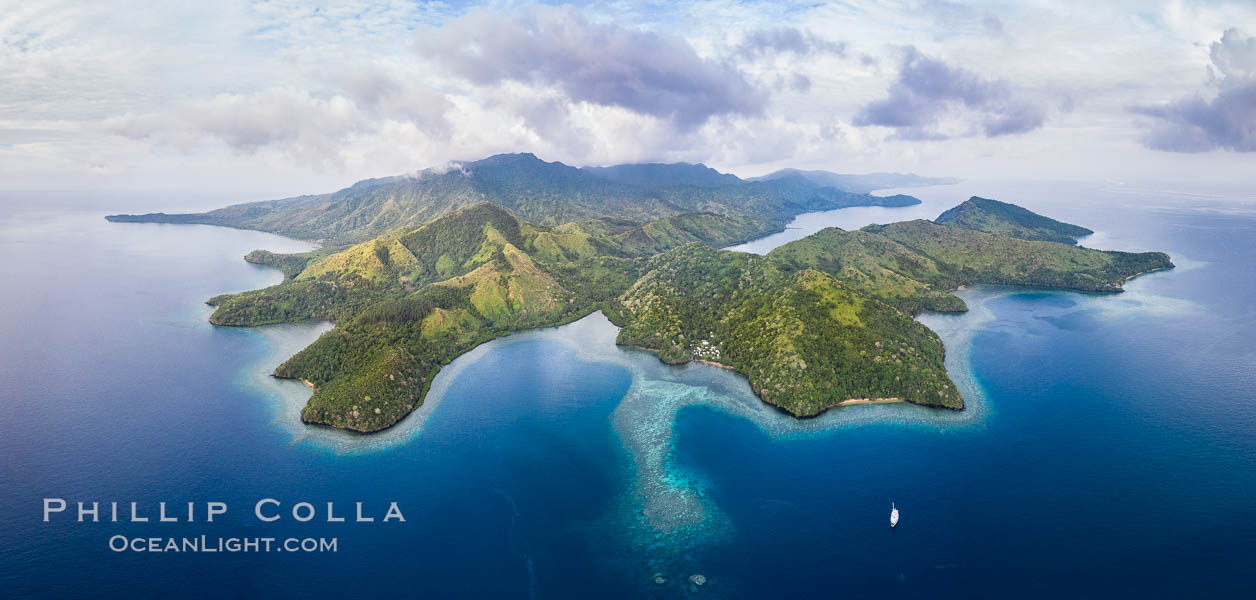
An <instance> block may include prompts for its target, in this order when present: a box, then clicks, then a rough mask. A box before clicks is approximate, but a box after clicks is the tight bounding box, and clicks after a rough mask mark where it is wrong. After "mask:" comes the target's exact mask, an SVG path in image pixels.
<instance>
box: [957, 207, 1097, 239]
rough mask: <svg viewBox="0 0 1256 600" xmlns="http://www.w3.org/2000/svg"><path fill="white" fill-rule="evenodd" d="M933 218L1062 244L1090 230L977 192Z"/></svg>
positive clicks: (963, 225)
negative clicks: (979, 195) (978, 194)
mask: <svg viewBox="0 0 1256 600" xmlns="http://www.w3.org/2000/svg"><path fill="white" fill-rule="evenodd" d="M933 222H934V223H938V224H940V225H954V226H956V227H963V228H966V229H974V230H977V231H984V232H986V233H993V234H995V235H1006V236H1009V237H1014V238H1021V239H1023V240H1039V241H1045V242H1061V243H1064V244H1076V243H1077V238H1079V237H1082V236H1085V235H1090V234H1092V233H1094V232H1093V231H1091V230H1089V229H1086V228H1085V227H1080V226H1077V225H1070V224H1068V223H1061V222H1059V221H1057V220H1055V219H1051V218H1048V217H1044V216H1042V215H1040V214H1037V213H1033V212H1030V211H1028V210H1026V209H1024V208H1021V207H1019V206H1016V205H1015V204H1008V203H1006V202H999V201H998V200H990V199H988V198H979V197H977V196H973V197H972V198H969V199H968V200H967V201H965V202H964V203H963V204H960V205H959V206H956V207H955V208H952V209H950V210H948V211H946V212H944V213H942V214H941V215H939V216H938V218H937V219H934V220H933Z"/></svg>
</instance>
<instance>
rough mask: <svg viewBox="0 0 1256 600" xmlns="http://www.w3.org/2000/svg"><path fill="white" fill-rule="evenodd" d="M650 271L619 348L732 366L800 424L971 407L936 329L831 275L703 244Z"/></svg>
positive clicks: (629, 308)
mask: <svg viewBox="0 0 1256 600" xmlns="http://www.w3.org/2000/svg"><path fill="white" fill-rule="evenodd" d="M646 268H647V271H646V274H645V275H644V276H642V277H641V279H639V280H638V281H637V282H636V283H635V284H633V286H632V288H631V289H629V290H628V291H627V292H625V293H624V295H623V296H622V297H621V298H620V303H619V308H620V312H617V313H614V316H615V320H616V321H619V322H622V323H623V329H622V330H621V331H620V333H619V338H618V340H617V341H618V342H619V343H621V344H625V345H631V346H638V347H643V348H649V349H655V350H658V351H659V357H660V358H661V359H663V360H664V361H667V362H672V363H681V362H688V361H689V360H691V359H693V358H694V357H699V358H702V359H704V360H708V361H711V362H716V363H719V364H723V365H727V366H729V367H732V368H733V369H735V370H737V372H739V373H742V374H743V375H746V376H747V377H748V378H749V379H750V386H751V388H752V389H753V390H754V391H755V393H756V394H757V395H758V396H759V398H761V399H762V400H763V401H765V402H768V403H769V404H772V405H774V406H777V407H779V408H781V409H784V410H786V411H788V412H790V413H791V414H794V415H797V416H804V417H807V416H814V415H817V414H819V413H821V412H823V411H824V410H826V409H828V408H831V407H833V406H836V405H837V404H839V403H841V402H844V401H847V400H850V399H866V398H874V399H884V398H897V399H903V400H907V401H910V402H914V403H917V404H926V405H938V406H945V407H949V408H960V407H962V406H963V403H962V401H961V400H960V397H959V392H958V391H957V390H956V389H955V385H954V384H953V383H952V382H951V381H950V379H948V378H947V376H946V370H945V368H944V367H943V365H942V357H943V348H942V341H941V340H940V339H938V337H937V336H936V335H934V334H933V332H931V331H929V330H928V329H927V328H926V327H925V326H924V325H921V324H920V323H917V322H916V321H914V320H913V319H911V317H909V316H908V315H907V314H905V313H903V312H901V311H898V310H895V309H894V308H891V307H890V306H887V305H885V304H883V303H881V302H880V301H878V300H876V299H873V298H870V297H868V296H865V295H863V294H860V293H858V292H856V291H854V290H852V289H850V288H849V287H847V286H845V285H843V284H842V283H841V282H839V281H838V280H836V279H834V278H833V277H831V276H829V275H827V274H825V273H822V272H820V271H817V270H815V269H803V270H801V271H791V270H790V269H786V268H782V264H781V263H780V262H779V261H777V260H775V259H774V258H773V257H763V256H756V255H753V254H745V253H740V252H729V251H721V250H714V249H712V248H710V247H707V246H703V245H701V244H690V245H687V246H683V247H681V248H678V249H676V250H671V251H669V252H666V253H664V254H661V255H659V256H656V257H654V258H652V259H650V261H649V263H648V265H647V267H646Z"/></svg>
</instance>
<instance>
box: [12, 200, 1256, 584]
mask: <svg viewBox="0 0 1256 600" xmlns="http://www.w3.org/2000/svg"><path fill="white" fill-rule="evenodd" d="M904 191H905V192H906V193H911V194H913V195H916V196H918V197H920V198H922V199H923V200H924V201H925V202H924V204H922V205H920V206H916V207H907V208H897V209H885V208H857V209H845V210H842V211H834V212H830V213H820V214H812V215H804V216H803V217H800V218H799V219H798V220H797V221H796V222H795V223H794V224H793V225H792V227H795V228H793V229H788V230H786V232H784V233H783V234H781V235H779V236H775V237H773V238H772V239H768V240H761V241H759V242H755V243H752V244H751V245H749V247H748V248H746V249H749V250H754V251H765V250H766V249H768V248H770V247H771V246H772V245H775V244H779V243H781V242H782V241H783V240H787V239H790V238H791V237H792V238H797V237H801V236H802V235H806V234H807V233H809V232H810V231H814V230H815V229H816V228H818V227H822V226H826V225H836V226H842V227H858V226H861V225H865V224H868V223H872V222H888V221H895V220H902V219H907V218H917V217H925V218H933V217H935V216H937V214H938V213H940V212H941V211H942V210H944V209H946V208H949V207H950V206H953V205H955V204H957V203H959V202H961V201H962V200H964V199H966V198H967V197H968V196H969V195H973V194H977V195H982V196H987V197H993V198H997V199H1001V200H1005V201H1010V202H1015V203H1018V204H1021V205H1023V206H1026V207H1028V208H1030V209H1033V210H1036V211H1039V212H1042V213H1045V214H1047V215H1049V216H1052V217H1056V218H1059V219H1061V220H1065V221H1069V222H1074V223H1078V224H1081V225H1085V226H1088V227H1090V228H1092V229H1095V230H1096V231H1097V233H1096V234H1095V235H1094V236H1091V237H1089V238H1087V239H1085V240H1083V245H1087V246H1091V247H1097V248H1105V249H1128V250H1163V251H1166V252H1169V253H1170V255H1171V256H1172V257H1173V260H1174V261H1175V263H1176V264H1177V265H1178V267H1177V268H1176V269H1174V270H1171V271H1166V272H1161V273H1156V274H1151V275H1147V276H1143V277H1140V278H1137V279H1135V280H1133V281H1131V282H1130V283H1128V284H1127V291H1126V292H1124V293H1122V294H1113V295H1097V294H1080V293H1071V292H1061V291H1052V290H1042V289H1027V288H1021V289H1016V288H1007V287H1003V288H996V287H976V288H970V289H966V290H962V291H961V292H960V294H961V295H962V296H963V297H964V298H965V299H966V300H967V301H968V303H969V306H970V308H971V309H972V310H971V311H970V312H968V313H965V314H963V315H925V316H923V317H922V318H921V320H922V321H923V322H924V323H925V324H926V325H928V326H930V327H931V328H933V329H934V330H935V331H938V332H939V334H940V335H941V336H942V337H943V340H944V341H945V342H946V344H947V349H948V357H947V363H948V369H949V371H950V373H951V376H952V378H953V379H955V380H956V381H957V383H958V384H959V385H960V388H961V391H962V392H963V393H964V394H965V399H966V402H967V404H968V408H967V410H965V411H962V412H958V413H957V412H950V411H937V410H931V409H925V408H921V407H914V406H908V405H877V406H852V407H845V408H842V409H839V410H836V411H830V412H829V413H827V414H826V415H825V416H824V417H822V418H819V419H814V420H808V421H795V420H793V419H791V418H789V417H786V416H783V415H781V414H779V413H777V412H776V411H772V410H768V409H766V408H764V407H763V405H762V404H760V403H759V402H758V401H757V400H755V399H754V397H753V396H752V395H751V394H750V390H749V389H748V388H747V386H746V384H745V383H744V381H743V380H741V379H740V378H739V377H737V376H736V375H735V374H732V373H730V372H728V371H725V370H722V369H717V368H713V367H708V366H704V365H690V366H685V367H669V366H666V365H663V364H661V363H659V362H658V360H657V359H656V358H655V357H654V356H653V355H651V354H648V353H643V352H640V351H635V350H629V349H622V348H618V347H616V346H615V345H614V335H615V328H614V327H613V326H612V325H610V324H609V323H608V322H607V321H606V320H605V319H604V318H603V317H601V315H593V316H590V317H588V318H586V319H584V320H582V321H579V322H577V323H574V324H571V325H568V326H565V327H561V328H556V329H549V330H542V331H534V332H528V333H524V334H519V335H516V336H511V337H509V338H505V339H502V340H498V341H496V342H493V343H490V344H488V345H486V346H482V347H481V348H479V349H477V350H475V351H473V352H472V353H470V354H468V355H465V356H464V357H461V358H459V359H458V360H457V361H455V362H454V363H453V364H451V365H450V366H449V367H447V368H446V369H445V371H444V372H442V374H441V376H440V377H439V378H438V380H437V382H436V383H435V385H434V387H433V391H432V394H431V397H430V398H429V400H428V402H427V403H426V404H425V406H424V407H423V408H422V409H420V410H419V411H417V412H416V413H415V414H414V415H412V416H411V417H410V418H408V419H407V420H406V421H404V422H403V423H401V424H400V425H399V426H398V427H395V428H393V429H391V430H389V431H387V432H385V433H384V434H381V435H376V436H360V435H350V434H346V433H343V432H339V431H334V430H329V429H323V428H315V427H308V426H305V425H302V424H301V423H300V421H299V418H298V413H299V409H300V406H301V405H302V404H303V402H304V399H305V397H307V396H308V390H306V389H305V388H304V387H303V386H302V385H300V384H299V383H294V382H290V381H278V380H274V379H273V378H271V377H269V376H268V373H270V372H271V370H273V369H274V367H275V366H276V365H277V364H279V363H280V362H282V361H283V360H284V359H286V358H287V357H288V356H290V355H292V354H293V353H295V352H296V351H298V350H300V349H301V348H302V347H304V346H305V345H307V344H309V343H310V342H311V341H313V340H314V339H315V338H316V337H317V336H318V335H319V334H320V333H321V332H323V331H325V330H326V329H327V328H328V327H329V326H328V325H327V324H320V323H310V324H300V325H283V326H273V327H264V328H259V329H255V330H249V329H236V328H217V327H214V326H211V325H210V324H209V323H208V322H207V320H206V319H207V317H208V316H209V314H210V312H211V309H210V308H209V307H208V306H206V305H205V304H204V300H205V299H207V298H209V297H211V296H214V295H216V294H219V293H223V292H228V291H240V290H247V289H253V288H258V287H262V286H266V285H271V284H274V283H277V282H278V281H280V280H281V276H280V275H279V274H278V273H277V272H276V271H273V270H270V269H265V268H261V267H256V266H253V265H249V264H246V263H244V262H243V261H242V260H241V257H242V256H243V255H244V254H245V253H247V252H248V251H250V250H253V249H255V248H266V249H270V250H274V251H300V250H303V249H308V248H311V247H312V246H310V245H309V244H307V243H305V242H298V241H294V240H288V239H284V238H281V237H278V236H273V235H269V234H263V233H257V232H247V231H238V230H231V229H223V228H214V227H207V226H178V225H141V224H113V223H107V222H106V221H104V219H103V218H102V217H103V215H105V214H110V213H114V212H142V211H147V210H158V209H165V210H171V209H192V208H207V207H214V206H220V205H223V204H227V203H229V202H231V201H236V199H223V198H204V199H199V200H195V201H192V200H184V201H183V204H184V205H183V206H180V205H179V203H177V202H175V201H172V200H170V199H168V198H163V197H160V196H158V195H151V196H133V195H120V194H114V195H94V194H84V193H79V194H68V193H67V194H36V193H7V194H4V193H0V257H2V258H0V282H3V302H2V303H0V342H2V345H0V457H3V459H2V460H0V597H5V598H12V597H37V596H47V597H101V598H104V597H155V596H176V595H177V596H187V597H215V598H217V597H232V596H248V597H257V596H267V597H302V598H309V597H389V598H391V597H422V598H445V597H493V598H566V597H581V598H587V597H594V598H635V597H657V598H689V597H694V598H696V597H711V598H806V597H836V596H856V597H860V596H872V595H877V596H892V597H922V596H927V597H963V598H973V597H988V598H994V597H999V598H1002V597H1055V596H1065V597H1201V596H1205V597H1206V596H1212V597H1219V596H1226V597H1230V596H1240V597H1242V596H1248V595H1250V594H1251V593H1252V592H1251V590H1252V589H1253V588H1252V585H1253V584H1256V389H1254V387H1253V384H1256V375H1254V373H1256V268H1254V267H1253V265H1256V187H1249V188H1246V189H1208V188H1207V187H1205V186H1201V187H1200V188H1192V189H1182V188H1168V189H1166V188H1165V187H1164V186H1142V187H1140V186H1134V185H1127V184H1121V183H1117V182H1103V183H1044V182H1022V183H1016V182H966V183H963V184H959V185H953V186H938V187H931V188H920V189H914V190H904ZM192 204H195V205H194V206H193V205H192ZM268 497H269V498H275V499H277V500H279V501H280V502H281V503H282V505H283V508H282V509H281V514H283V515H284V518H282V519H281V520H279V521H276V522H274V523H259V522H258V521H257V520H256V519H255V518H254V516H253V506H254V503H255V502H257V501H258V500H260V499H262V498H268ZM44 498H63V499H65V500H67V501H69V502H70V503H71V504H70V508H69V509H68V510H67V511H66V513H63V514H58V515H53V518H52V521H51V522H48V523H45V522H43V521H42V517H43V513H42V509H43V499H44ZM76 501H86V502H91V501H97V502H102V503H108V502H119V503H120V506H121V508H120V512H122V513H123V516H126V513H127V512H129V507H130V505H129V503H130V502H132V501H135V502H138V503H139V506H140V510H141V513H142V514H147V515H148V516H150V517H152V520H153V521H156V511H157V503H158V502H161V501H165V502H168V503H169V504H170V506H171V512H174V513H179V512H180V511H185V510H186V503H187V502H197V503H200V504H199V505H198V509H197V510H198V513H197V514H196V518H197V520H196V521H195V522H192V523H187V522H179V523H157V522H148V523H108V522H101V523H90V522H88V523H77V522H74V505H73V503H74V502H76ZM208 501H221V502H225V503H227V504H228V506H229V509H228V512H227V514H225V515H223V516H220V517H218V518H217V519H216V520H215V522H213V523H206V522H204V521H203V516H204V513H203V510H204V509H203V503H205V502H208ZM302 501H308V502H311V503H313V504H314V505H315V506H316V507H318V513H317V517H316V518H315V519H314V520H313V521H311V522H306V523H302V522H298V521H295V520H293V518H292V516H291V513H290V512H289V511H290V510H291V507H292V505H294V504H296V503H298V502H302ZM328 502H334V503H335V505H336V515H337V516H349V517H350V519H349V520H350V521H352V515H353V512H354V510H355V504H354V503H355V502H362V503H363V511H364V513H365V514H366V515H367V516H373V517H375V518H376V521H375V522H372V523H354V522H346V523H327V522H325V517H326V510H325V507H326V504H327V503H328ZM390 502H397V503H398V505H399V506H400V508H401V510H402V511H403V513H404V517H405V522H395V521H394V522H388V523H384V522H380V519H381V518H382V517H383V516H384V513H385V511H386V510H387V508H388V505H389V503H390ZM891 502H894V503H895V504H896V505H897V507H898V508H899V509H900V511H902V521H901V523H900V524H899V527H898V528H897V529H896V530H890V529H889V527H888V516H889V509H890V503H891ZM106 506H107V505H106ZM107 514H108V509H107V508H104V509H102V516H104V517H106V518H107ZM115 535H123V536H127V537H128V538H130V537H136V536H139V537H184V536H196V537H199V536H201V535H205V536H208V537H209V538H214V539H216V538H220V537H222V538H228V537H248V536H265V537H276V538H278V539H284V538H288V537H294V538H310V537H312V538H319V537H323V538H336V540H337V551H336V552H334V553H332V552H322V553H317V552H316V553H303V552H295V553H294V552H271V553H135V552H129V551H127V552H115V551H112V550H111V549H110V546H109V540H110V538H111V537H112V536H115ZM656 574H658V575H661V576H662V577H664V578H665V579H666V582H665V583H664V584H662V585H657V584H655V583H654V581H653V578H654V577H655V575H656ZM694 574H702V575H703V576H704V577H705V578H706V585H704V586H702V587H700V588H699V587H697V586H694V585H693V584H691V583H690V581H689V580H688V578H689V577H690V576H691V575H694Z"/></svg>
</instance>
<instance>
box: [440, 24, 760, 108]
mask: <svg viewBox="0 0 1256 600" xmlns="http://www.w3.org/2000/svg"><path fill="white" fill-rule="evenodd" d="M415 48H416V50H417V51H418V52H419V54H421V55H422V56H424V57H426V58H428V59H430V60H432V61H433V62H434V63H436V64H437V65H439V66H441V67H443V68H444V69H445V70H447V71H449V72H450V73H452V74H454V75H456V76H458V77H461V78H464V79H466V80H468V81H470V82H472V83H474V84H477V85H482V86H491V85H497V84H500V83H503V82H519V83H525V84H531V85H540V86H549V87H553V88H556V89H558V90H561V91H562V92H563V93H564V94H565V95H566V96H567V97H568V98H570V99H571V100H572V101H574V102H588V103H592V104H599V105H603V106H618V107H622V108H626V109H629V110H631V111H634V112H637V113H639V114H643V115H650V116H653V117H659V118H665V119H670V120H673V121H675V123H677V124H678V125H680V126H681V127H682V128H685V129H691V128H693V127H696V126H699V125H701V124H703V123H705V122H706V121H707V120H708V119H710V118H711V117H713V116H717V115H758V114H762V112H763V110H764V107H765V106H766V103H767V93H766V92H764V91H763V90H760V89H758V88H756V87H755V86H754V85H752V84H751V83H750V82H749V81H747V79H746V77H745V76H744V75H743V74H742V73H741V72H740V71H739V70H738V69H737V68H736V67H735V66H733V65H732V64H730V63H727V62H723V61H718V60H714V59H710V58H703V57H701V56H699V55H698V54H697V52H695V51H694V49H693V47H692V46H690V45H689V43H688V42H686V41H685V40H683V39H681V38H679V37H676V36H672V35H669V34H665V33H659V32H651V31H642V30H637V29H628V28H625V27H620V26H618V25H613V24H603V23H595V22H592V21H590V20H589V19H587V18H586V17H585V16H584V15H583V14H581V13H580V12H579V11H578V10H576V9H574V8H571V7H547V6H538V7H532V8H528V9H522V10H520V11H518V12H515V13H512V14H500V13H494V12H490V11H487V10H475V11H472V12H471V13H469V14H467V15H465V16H463V17H460V18H458V19H456V20H454V21H453V22H451V23H448V24H445V25H444V26H443V27H441V28H439V29H434V30H429V31H426V32H424V33H423V34H422V35H420V36H419V38H418V40H417V41H416V42H415Z"/></svg>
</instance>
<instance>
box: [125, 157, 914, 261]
mask: <svg viewBox="0 0 1256 600" xmlns="http://www.w3.org/2000/svg"><path fill="white" fill-rule="evenodd" d="M481 202H491V203H493V204H496V205H498V206H501V207H503V208H506V209H507V210H509V211H511V212H512V213H513V214H515V215H518V216H519V217H520V218H522V219H525V220H527V221H529V222H532V223H537V224H540V225H549V226H555V225H560V224H563V223H568V222H572V221H581V220H591V219H602V218H612V219H617V220H621V221H628V222H630V223H631V224H633V225H638V226H639V225H644V224H645V223H648V222H650V221H653V220H656V219H660V218H663V217H670V216H676V215H682V214H686V213H695V212H710V213H716V214H724V215H729V216H734V217H742V218H748V219H753V220H755V222H757V223H759V224H760V226H761V227H762V229H761V230H759V231H756V232H754V233H755V234H756V235H766V234H768V233H772V232H774V231H778V230H780V229H781V228H782V227H783V225H784V223H786V222H787V221H788V220H789V219H790V218H792V217H794V216H795V215H798V214H800V213H803V212H807V211H813V210H830V209H834V208H843V207H848V206H873V205H875V206H906V205H910V204H917V203H919V202H920V201H919V200H917V199H915V198H912V197H910V196H891V197H886V198H882V197H876V196H869V195H867V194H862V193H852V192H847V191H843V190H840V189H837V188H834V187H831V186H824V185H819V184H816V183H814V182H811V181H809V180H807V179H806V178H803V177H785V178H781V179H775V180H772V181H757V182H746V181H742V180H740V179H738V178H737V177H735V176H733V175H726V174H722V173H718V172H716V171H714V170H712V169H709V168H707V167H705V166H703V165H688V164H684V163H679V164H674V165H620V166H618V167H606V168H592V169H577V168H575V167H570V166H567V165H564V164H562V163H559V162H545V161H542V160H540V159H539V158H537V157H536V156H533V155H532V154H500V155H497V156H491V157H488V158H485V159H483V160H478V161H475V162H469V163H464V164H459V165H456V166H455V167H454V168H450V169H448V170H444V171H434V170H429V171H424V172H420V173H416V174H414V175H410V176H398V177H385V178H380V179H371V180H366V181H361V182H358V183H357V184H354V185H353V186H351V187H348V188H345V189H343V190H340V191H338V192H335V193H332V194H321V195H315V196H300V197H296V198H287V199H283V200H270V201H264V202H251V203H247V204H237V205H234V206H228V207H226V208H221V209H218V210H213V211H210V212H207V213H198V214H175V215H170V214H164V213H152V214H146V215H111V216H109V217H106V218H108V219H109V220H111V221H118V222H155V223H200V224H209V225H222V226H226V227H237V228H242V229H257V230H261V231H269V232H273V233H278V234H282V235H286V236H290V237H295V238H300V239H313V240H325V241H329V242H332V243H336V244H349V243H356V242H362V241H366V240H369V239H373V238H375V237H377V236H380V235H383V234H385V233H388V232H390V231H393V230H396V229H399V228H413V227H418V226H420V225H422V224H424V223H426V222H428V221H431V220H432V219H435V218H437V217H439V216H441V215H443V214H446V213H448V212H451V211H453V210H457V209H459V208H462V207H466V206H472V205H475V204H479V203H481Z"/></svg>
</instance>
